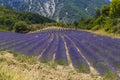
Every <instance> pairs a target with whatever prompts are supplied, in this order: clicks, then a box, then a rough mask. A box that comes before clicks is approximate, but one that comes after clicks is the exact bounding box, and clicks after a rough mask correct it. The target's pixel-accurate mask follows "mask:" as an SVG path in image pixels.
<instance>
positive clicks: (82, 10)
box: [0, 0, 110, 22]
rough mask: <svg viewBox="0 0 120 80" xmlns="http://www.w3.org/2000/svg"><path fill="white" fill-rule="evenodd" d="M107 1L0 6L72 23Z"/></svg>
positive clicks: (25, 0)
mask: <svg viewBox="0 0 120 80" xmlns="http://www.w3.org/2000/svg"><path fill="white" fill-rule="evenodd" d="M109 3H110V1H109V0H0V4H1V5H5V6H7V7H11V8H13V9H15V10H20V11H29V12H35V13H39V14H42V15H44V16H47V17H50V18H53V19H55V20H57V21H63V22H72V21H74V20H79V19H80V18H81V17H90V16H93V15H94V14H95V11H96V10H97V9H99V8H100V7H101V6H102V5H103V4H109Z"/></svg>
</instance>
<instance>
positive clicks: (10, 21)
mask: <svg viewBox="0 0 120 80" xmlns="http://www.w3.org/2000/svg"><path fill="white" fill-rule="evenodd" d="M19 21H24V22H25V23H27V24H28V25H31V24H43V23H52V22H55V21H54V20H51V19H48V18H46V17H43V16H41V15H39V14H35V13H30V12H18V11H14V10H12V9H9V8H6V7H4V6H0V31H12V30H13V29H14V28H13V26H14V25H15V24H16V23H17V22H19Z"/></svg>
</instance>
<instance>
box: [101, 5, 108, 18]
mask: <svg viewBox="0 0 120 80" xmlns="http://www.w3.org/2000/svg"><path fill="white" fill-rule="evenodd" d="M109 11H110V6H109V5H104V6H102V8H101V9H100V14H101V15H103V16H109Z"/></svg>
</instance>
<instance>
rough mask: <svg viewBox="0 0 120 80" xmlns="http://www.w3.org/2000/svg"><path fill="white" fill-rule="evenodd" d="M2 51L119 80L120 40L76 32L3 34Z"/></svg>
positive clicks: (0, 37)
mask: <svg viewBox="0 0 120 80" xmlns="http://www.w3.org/2000/svg"><path fill="white" fill-rule="evenodd" d="M0 49H3V50H13V51H14V52H19V53H22V54H25V55H38V56H39V57H40V58H39V60H40V61H52V60H54V61H55V62H56V63H59V64H65V65H68V64H70V63H72V65H73V67H74V68H75V69H76V70H78V71H81V72H90V65H92V66H93V67H94V68H95V69H96V70H97V71H98V72H99V73H100V75H103V74H104V73H106V72H108V71H112V72H114V73H115V74H116V75H117V76H119V77H120V39H117V38H111V37H106V36H98V35H95V34H92V33H89V32H84V31H77V30H55V29H53V30H52V29H51V30H44V31H41V32H37V33H31V34H18V33H11V32H0Z"/></svg>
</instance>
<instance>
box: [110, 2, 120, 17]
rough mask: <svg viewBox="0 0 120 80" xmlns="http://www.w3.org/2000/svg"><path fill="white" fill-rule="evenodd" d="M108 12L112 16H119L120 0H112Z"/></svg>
mask: <svg viewBox="0 0 120 80" xmlns="http://www.w3.org/2000/svg"><path fill="white" fill-rule="evenodd" d="M109 14H110V16H111V17H113V18H117V17H120V0H112V2H111V4H110V12H109Z"/></svg>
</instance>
